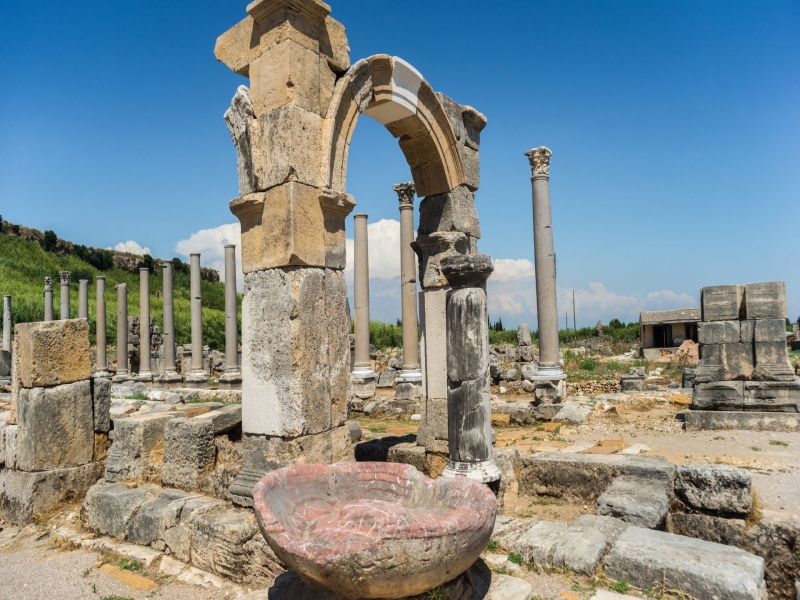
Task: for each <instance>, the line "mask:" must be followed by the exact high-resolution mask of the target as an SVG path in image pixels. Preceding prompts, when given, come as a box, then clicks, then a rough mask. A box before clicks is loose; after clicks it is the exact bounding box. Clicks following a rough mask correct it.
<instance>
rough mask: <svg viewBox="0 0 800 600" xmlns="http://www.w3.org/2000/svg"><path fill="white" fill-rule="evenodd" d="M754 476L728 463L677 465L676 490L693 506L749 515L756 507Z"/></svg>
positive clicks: (679, 495) (684, 500)
mask: <svg viewBox="0 0 800 600" xmlns="http://www.w3.org/2000/svg"><path fill="white" fill-rule="evenodd" d="M752 487H753V478H752V477H751V475H750V473H749V472H748V471H745V470H744V469H737V468H735V467H728V466H725V465H695V464H690V463H685V464H682V465H679V466H678V474H677V476H676V478H675V493H676V494H677V495H678V497H679V498H680V499H681V500H682V501H683V502H685V503H686V504H688V505H689V506H690V507H692V508H695V509H699V510H708V511H714V512H718V513H725V514H738V515H747V514H749V513H750V511H751V510H752V508H753V489H752Z"/></svg>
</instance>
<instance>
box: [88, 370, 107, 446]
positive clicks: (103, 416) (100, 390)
mask: <svg viewBox="0 0 800 600" xmlns="http://www.w3.org/2000/svg"><path fill="white" fill-rule="evenodd" d="M92 412H93V413H94V431H95V433H108V432H109V431H110V429H111V379H108V378H104V377H93V378H92Z"/></svg>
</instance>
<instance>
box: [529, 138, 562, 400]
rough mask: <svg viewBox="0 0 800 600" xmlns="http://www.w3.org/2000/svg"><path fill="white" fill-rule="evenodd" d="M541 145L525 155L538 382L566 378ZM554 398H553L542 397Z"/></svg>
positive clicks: (546, 155)
mask: <svg viewBox="0 0 800 600" xmlns="http://www.w3.org/2000/svg"><path fill="white" fill-rule="evenodd" d="M552 154H553V153H552V152H551V151H550V150H549V149H548V148H545V147H544V146H541V147H539V148H535V149H533V150H529V151H528V152H526V153H525V156H527V157H528V160H529V161H530V165H531V171H532V175H531V183H532V185H533V246H534V260H535V266H536V312H537V317H538V321H539V366H538V374H537V376H536V379H537V380H538V381H549V382H558V381H561V380H563V379H566V377H567V376H566V375H565V374H564V373H563V372H562V371H561V365H560V357H559V353H558V299H557V290H556V255H555V250H554V248H553V220H552V217H551V214H550V157H551V156H552ZM544 399H545V400H547V399H555V398H553V397H549V398H544Z"/></svg>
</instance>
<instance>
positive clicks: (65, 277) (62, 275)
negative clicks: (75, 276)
mask: <svg viewBox="0 0 800 600" xmlns="http://www.w3.org/2000/svg"><path fill="white" fill-rule="evenodd" d="M71 275H72V274H71V273H70V272H69V271H59V272H58V278H59V280H60V281H61V285H69V278H70V276H71Z"/></svg>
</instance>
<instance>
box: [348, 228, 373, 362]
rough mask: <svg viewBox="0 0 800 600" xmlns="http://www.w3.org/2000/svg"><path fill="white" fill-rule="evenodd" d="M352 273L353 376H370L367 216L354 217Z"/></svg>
mask: <svg viewBox="0 0 800 600" xmlns="http://www.w3.org/2000/svg"><path fill="white" fill-rule="evenodd" d="M354 219H355V227H354V234H353V236H354V240H353V242H354V243H353V246H354V257H353V259H354V263H355V264H354V272H353V296H354V300H355V305H356V307H355V308H356V310H355V318H356V325H355V346H356V348H355V355H356V356H355V364H354V365H353V367H354V368H353V375H355V376H364V375H372V373H373V371H372V363H371V362H370V357H369V236H368V234H367V215H365V214H358V215H355V216H354Z"/></svg>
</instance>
